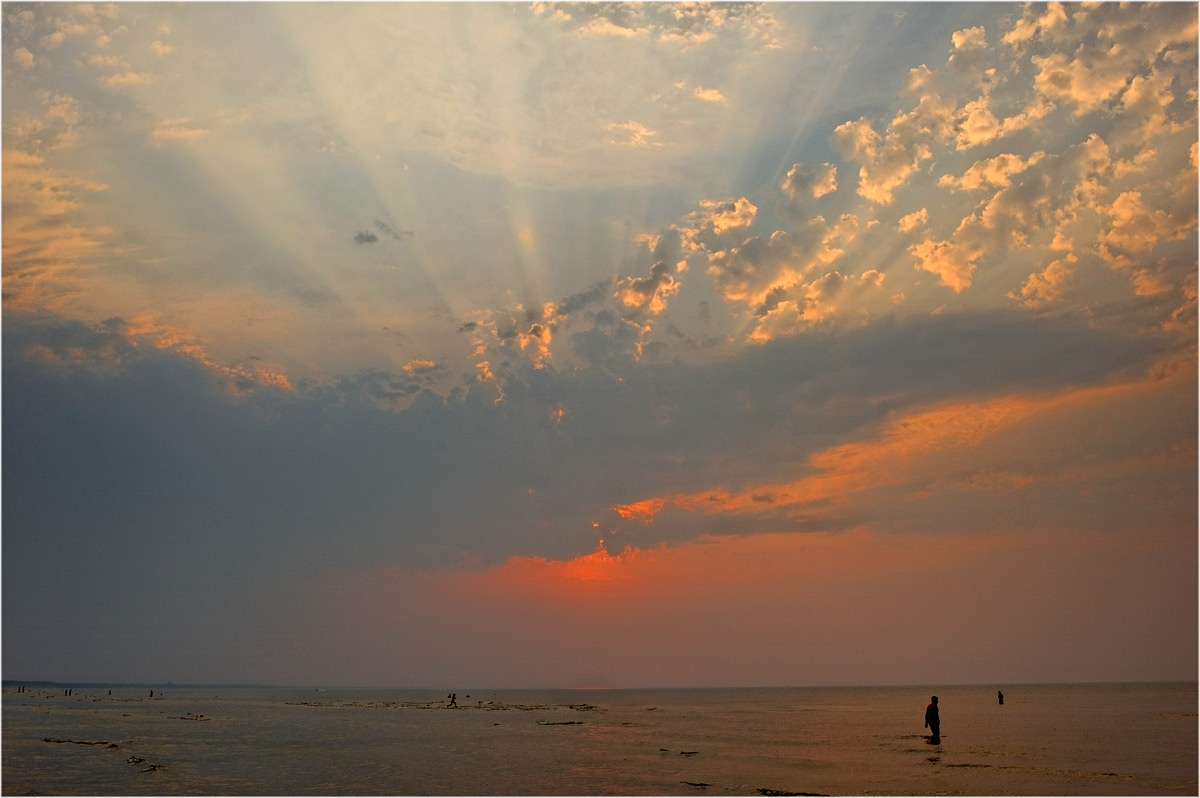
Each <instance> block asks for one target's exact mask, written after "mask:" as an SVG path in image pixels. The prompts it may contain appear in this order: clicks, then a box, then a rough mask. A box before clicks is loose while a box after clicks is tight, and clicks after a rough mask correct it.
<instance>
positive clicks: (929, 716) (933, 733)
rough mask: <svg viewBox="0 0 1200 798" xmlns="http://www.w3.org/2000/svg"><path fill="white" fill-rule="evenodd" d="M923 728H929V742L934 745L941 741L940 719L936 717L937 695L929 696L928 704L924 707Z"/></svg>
mask: <svg viewBox="0 0 1200 798" xmlns="http://www.w3.org/2000/svg"><path fill="white" fill-rule="evenodd" d="M925 728H927V729H929V742H931V743H934V744H935V745H936V744H937V743H940V742H941V741H942V721H941V719H940V718H939V717H938V705H937V696H932V697H930V699H929V706H927V707H925Z"/></svg>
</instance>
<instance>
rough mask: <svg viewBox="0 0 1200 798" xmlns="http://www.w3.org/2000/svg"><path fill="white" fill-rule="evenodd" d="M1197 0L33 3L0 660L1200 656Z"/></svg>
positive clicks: (434, 671) (1147, 669)
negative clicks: (1141, 1) (1092, 1)
mask: <svg viewBox="0 0 1200 798" xmlns="http://www.w3.org/2000/svg"><path fill="white" fill-rule="evenodd" d="M1197 149H1198V147H1197V6H1196V4H1194V3H1167V4H1159V5H1129V6H1123V5H1116V4H1104V5H1060V4H1057V3H1051V4H1030V5H1021V4H1009V3H982V4H957V3H937V4H918V5H908V4H896V3H881V4H871V5H857V4H845V3H829V4H792V3H766V4H761V5H760V4H747V5H740V4H738V5H734V4H720V5H698V4H682V5H674V4H665V3H664V4H659V3H651V4H644V5H643V4H604V3H601V4H570V3H567V4H558V3H532V4H515V3H514V4H508V3H484V4H466V3H462V4H460V3H453V4H442V3H369V4H367V3H364V4H356V3H297V4H291V3H265V4H244V3H215V4H201V3H187V2H185V3H178V4H165V3H163V4H158V3H148V4H147V3H134V4H128V5H126V4H113V3H86V4H67V3H51V4H45V5H33V4H25V3H5V4H4V5H3V383H2V386H3V648H2V656H3V660H2V664H3V676H4V678H6V679H19V680H34V679H44V680H62V681H116V682H166V681H172V682H176V683H182V682H193V683H222V682H237V683H273V684H296V685H331V686H381V687H385V686H396V687H401V686H412V687H436V688H439V689H441V688H445V689H447V690H449V689H451V688H459V689H462V688H466V687H471V686H477V687H484V686H493V687H520V686H551V687H579V686H607V687H639V686H725V685H818V684H926V683H933V684H941V683H982V684H989V685H992V684H998V685H1001V686H1003V685H1005V684H1009V683H1016V682H1043V681H1097V680H1100V681H1109V680H1112V681H1120V680H1159V679H1164V680H1165V679H1187V680H1192V679H1195V678H1196V675H1197V572H1198V560H1197V410H1198V409H1197V159H1198V152H1197Z"/></svg>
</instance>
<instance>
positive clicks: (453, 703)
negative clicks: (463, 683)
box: [447, 693, 458, 709]
mask: <svg viewBox="0 0 1200 798" xmlns="http://www.w3.org/2000/svg"><path fill="white" fill-rule="evenodd" d="M449 698H450V706H451V707H454V708H455V709H458V693H451V694H450V696H449ZM448 708H449V707H447V709H448Z"/></svg>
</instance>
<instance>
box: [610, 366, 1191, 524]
mask: <svg viewBox="0 0 1200 798" xmlns="http://www.w3.org/2000/svg"><path fill="white" fill-rule="evenodd" d="M1164 368H1166V369H1168V370H1170V369H1174V371H1173V373H1171V374H1170V376H1169V377H1163V378H1162V379H1160V378H1158V377H1153V378H1147V379H1145V380H1143V381H1139V382H1130V383H1123V384H1117V385H1111V386H1101V387H1092V388H1081V389H1073V390H1069V391H1065V392H1063V393H1060V394H1055V395H1052V396H1003V397H998V398H994V399H988V400H984V401H978V402H953V403H948V404H944V405H940V406H936V407H932V408H928V409H925V410H920V411H916V412H913V413H909V414H906V415H902V416H897V417H895V418H893V419H892V420H891V421H890V422H889V423H888V424H887V425H886V426H885V427H884V428H883V429H882V430H881V431H880V432H879V433H878V434H877V435H876V436H875V437H873V438H871V439H868V440H862V441H856V442H853V443H846V444H842V445H840V446H835V447H832V448H830V449H826V450H824V451H821V452H817V453H816V454H813V455H812V456H811V457H809V459H808V462H807V464H806V467H805V470H806V471H807V473H805V474H804V475H803V476H801V477H799V478H797V479H794V480H790V481H785V482H775V483H765V484H757V485H752V486H749V487H746V488H744V489H741V490H730V489H728V488H726V487H717V488H713V489H709V490H703V491H698V492H695V493H689V494H677V495H673V496H659V497H652V498H647V499H643V500H641V501H638V502H634V503H631V504H628V505H622V506H621V507H619V508H614V509H616V510H617V511H618V513H619V514H621V516H622V517H623V518H636V519H637V520H640V521H643V522H646V523H649V522H652V521H653V520H654V518H655V517H656V516H657V515H658V514H659V513H660V512H661V511H662V510H663V508H664V507H666V506H667V504H668V503H669V504H673V505H675V506H677V507H680V508H682V509H684V510H687V511H689V512H697V513H702V514H705V515H713V514H748V515H752V514H755V513H758V512H761V511H762V510H764V509H765V508H770V509H773V510H778V509H780V508H784V509H790V510H794V511H795V512H797V513H798V512H801V511H805V510H808V511H811V510H813V509H816V508H826V507H830V506H833V507H843V506H846V505H848V504H850V503H851V502H853V501H858V500H859V497H861V496H862V494H864V493H866V492H868V491H873V490H879V489H895V488H897V487H904V486H905V485H909V486H914V485H916V486H919V485H925V486H926V487H924V488H922V487H909V488H907V490H908V491H909V492H908V496H909V497H910V498H920V497H922V496H927V495H929V491H930V490H931V489H933V488H936V489H937V490H958V491H962V490H967V491H979V490H983V491H987V492H997V491H1004V490H1018V489H1022V488H1026V487H1028V486H1030V485H1032V484H1034V482H1035V481H1036V480H1038V479H1039V477H1038V476H1037V475H1034V474H1031V473H1023V472H1020V471H1014V470H1005V469H1001V468H996V467H994V466H992V465H989V464H981V463H980V462H979V461H981V460H985V461H986V460H988V459H989V458H990V457H991V456H992V455H991V454H986V456H985V453H990V452H991V451H992V450H991V449H988V448H986V447H990V446H994V445H999V446H1003V445H1004V440H1005V436H1013V435H1022V434H1026V435H1027V434H1030V433H1029V432H1028V430H1029V429H1031V428H1032V429H1037V428H1039V427H1038V426H1037V425H1039V424H1048V425H1050V426H1055V427H1057V426H1059V425H1060V422H1059V421H1057V419H1061V418H1065V417H1082V416H1086V414H1087V413H1089V412H1092V411H1095V410H1097V409H1099V410H1105V409H1106V408H1111V407H1112V406H1114V403H1134V404H1136V402H1138V401H1140V400H1141V399H1142V398H1143V397H1145V396H1146V395H1147V394H1149V393H1151V392H1153V391H1156V390H1159V389H1162V388H1163V387H1164V386H1166V385H1167V383H1168V382H1170V381H1172V380H1175V381H1177V380H1180V379H1187V377H1186V376H1185V375H1186V374H1187V373H1191V374H1193V375H1194V373H1195V369H1194V368H1191V367H1188V366H1186V365H1179V364H1176V365H1175V366H1164ZM1035 437H1036V436H1035ZM1045 445H1047V446H1049V445H1050V444H1045ZM1138 456H1139V457H1141V456H1142V455H1138ZM1145 456H1149V455H1145ZM1105 467H1106V468H1110V469H1117V470H1120V469H1121V468H1124V467H1126V464H1124V463H1123V462H1116V463H1114V464H1112V465H1109V466H1105ZM1048 468H1049V469H1050V470H1049V471H1048V472H1047V473H1045V474H1043V475H1042V476H1041V477H1040V478H1041V479H1046V480H1057V481H1063V480H1066V481H1083V480H1086V479H1087V478H1089V474H1095V473H1098V472H1096V471H1094V470H1093V471H1085V470H1080V469H1079V468H1077V467H1074V466H1066V465H1060V466H1048ZM1096 468H1100V466H1096ZM948 472H964V474H965V475H964V476H962V477H959V478H956V479H951V480H947V479H946V478H945V476H944V475H945V474H946V473H948Z"/></svg>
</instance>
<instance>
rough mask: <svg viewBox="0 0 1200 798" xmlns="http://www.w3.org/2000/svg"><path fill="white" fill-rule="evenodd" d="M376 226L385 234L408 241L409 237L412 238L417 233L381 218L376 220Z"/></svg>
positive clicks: (398, 239)
mask: <svg viewBox="0 0 1200 798" xmlns="http://www.w3.org/2000/svg"><path fill="white" fill-rule="evenodd" d="M375 227H377V228H378V229H379V230H381V231H382V232H383V233H384V235H387V236H388V237H390V238H394V239H396V240H397V241H407V240H408V239H410V238H412V237H413V235H415V234H414V233H413V231H412V230H400V229H398V228H397V227H395V226H394V225H390V224H388V223H387V222H385V221H382V220H380V219H376V220H375Z"/></svg>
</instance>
